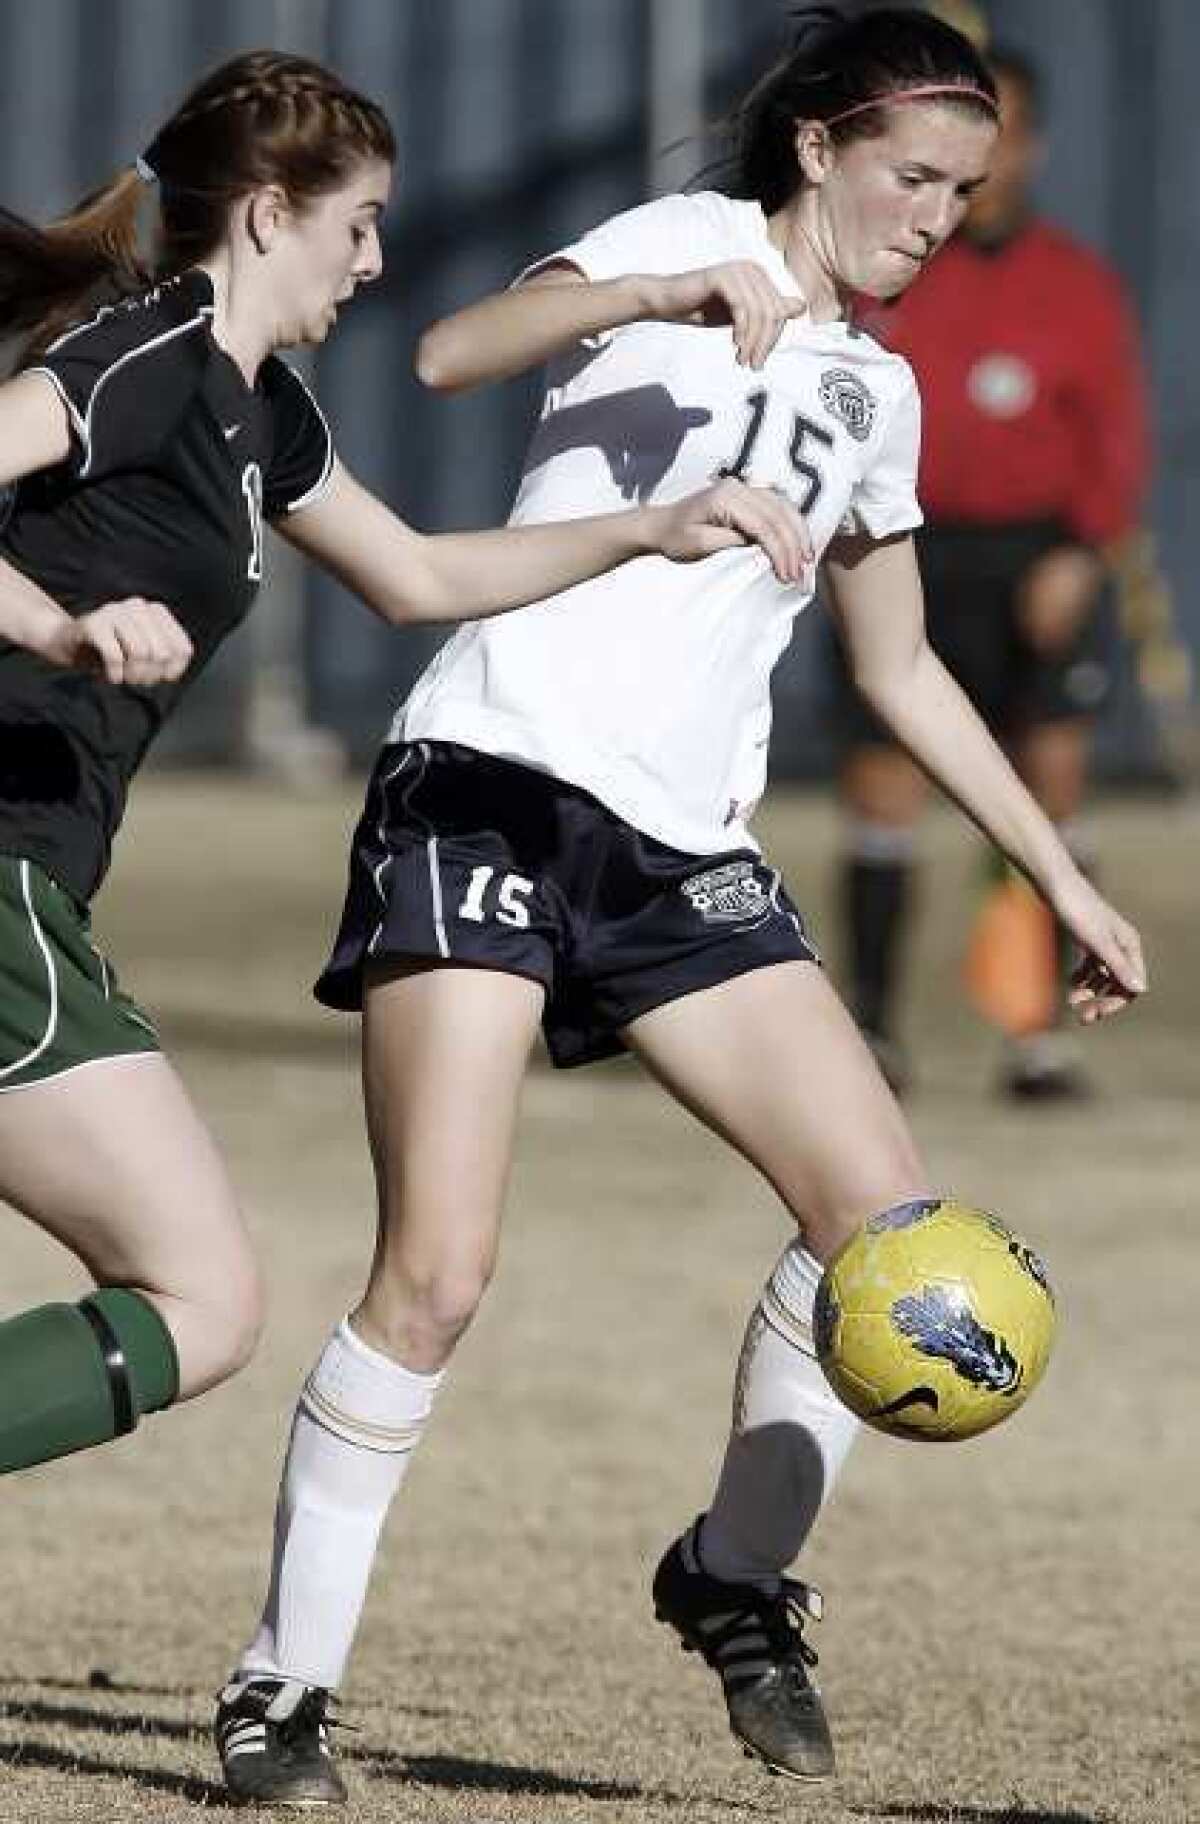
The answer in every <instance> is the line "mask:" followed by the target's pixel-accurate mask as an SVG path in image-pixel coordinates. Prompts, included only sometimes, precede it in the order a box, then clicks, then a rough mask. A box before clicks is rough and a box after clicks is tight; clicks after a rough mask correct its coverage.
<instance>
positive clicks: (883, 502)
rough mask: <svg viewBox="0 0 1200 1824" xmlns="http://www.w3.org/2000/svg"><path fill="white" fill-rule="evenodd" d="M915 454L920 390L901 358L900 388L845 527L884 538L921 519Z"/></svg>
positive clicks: (918, 438) (906, 529)
mask: <svg viewBox="0 0 1200 1824" xmlns="http://www.w3.org/2000/svg"><path fill="white" fill-rule="evenodd" d="M920 455H921V396H920V394H919V393H918V391H917V383H916V380H915V379H914V377H913V373H912V369H911V368H910V367H908V365H907V363H905V384H904V387H903V390H902V391H901V392H900V394H899V396H898V397H897V399H896V402H895V404H894V405H893V406H892V409H891V411H890V412H889V414H888V417H887V422H886V424H885V425H884V429H883V434H882V436H881V437H880V440H879V446H878V448H877V449H876V451H875V454H874V456H873V458H872V460H871V464H870V466H869V468H868V469H867V470H866V472H865V473H864V475H863V477H862V479H861V480H860V482H859V483H858V486H857V487H856V488H855V490H854V493H853V494H852V495H851V497H850V510H849V512H848V514H847V516H846V521H845V522H844V530H846V531H848V532H866V533H868V534H869V535H870V537H872V538H888V537H890V536H891V535H892V534H893V533H895V532H909V531H912V529H913V528H914V527H916V526H919V525H920V524H921V522H922V519H923V515H922V512H921V508H920V506H919V504H918V502H917V464H918V461H919V459H920Z"/></svg>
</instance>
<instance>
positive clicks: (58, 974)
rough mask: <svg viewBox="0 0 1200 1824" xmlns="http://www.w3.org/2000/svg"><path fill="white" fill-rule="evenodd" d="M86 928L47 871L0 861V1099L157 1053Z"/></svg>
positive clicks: (150, 1032)
mask: <svg viewBox="0 0 1200 1824" xmlns="http://www.w3.org/2000/svg"><path fill="white" fill-rule="evenodd" d="M88 931H89V923H88V916H87V913H86V912H85V911H83V910H81V908H80V907H79V906H78V905H77V904H76V902H75V900H73V899H72V898H71V895H70V894H69V893H65V892H64V891H63V889H62V888H61V887H59V886H57V885H56V884H55V883H54V881H52V880H51V878H50V876H49V875H48V874H44V873H43V872H42V870H41V869H40V868H39V867H37V866H35V864H34V863H33V862H31V861H23V860H21V859H20V857H18V856H14V855H0V1094H2V1093H3V1092H4V1091H5V1090H9V1089H25V1088H27V1087H28V1086H29V1084H31V1083H44V1082H45V1081H46V1080H47V1079H48V1078H49V1077H60V1076H62V1074H63V1072H64V1071H68V1070H76V1069H78V1067H79V1066H80V1065H81V1064H92V1063H94V1062H96V1061H97V1060H98V1059H100V1058H121V1057H128V1056H130V1055H131V1054H133V1053H137V1052H146V1051H151V1052H153V1051H158V1050H160V1046H159V1042H158V1034H157V1033H156V1032H155V1030H154V1027H153V1025H152V1024H151V1022H150V1020H149V1019H148V1018H147V1016H146V1015H145V1014H144V1013H143V1012H142V1010H141V1008H140V1007H139V1006H138V1005H137V1004H136V1002H134V1001H131V1000H130V998H129V996H128V995H127V994H122V992H121V990H120V988H119V987H118V986H117V978H116V976H115V975H114V973H113V971H112V969H111V967H110V966H109V964H108V963H107V962H106V961H105V960H104V958H103V957H102V956H101V954H100V952H99V951H98V950H95V949H93V947H92V945H91V943H90V941H89V939H88Z"/></svg>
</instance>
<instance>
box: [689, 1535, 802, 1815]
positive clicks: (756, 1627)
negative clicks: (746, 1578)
mask: <svg viewBox="0 0 1200 1824" xmlns="http://www.w3.org/2000/svg"><path fill="white" fill-rule="evenodd" d="M699 1531H700V1521H697V1522H696V1523H695V1525H694V1526H692V1527H690V1528H689V1529H688V1531H687V1532H686V1533H685V1534H684V1535H683V1537H682V1539H677V1540H676V1541H675V1543H674V1545H673V1546H671V1548H670V1550H669V1551H668V1552H667V1553H666V1554H665V1556H664V1557H663V1559H662V1562H661V1563H660V1564H659V1567H658V1569H657V1571H656V1572H655V1573H654V1613H655V1615H656V1616H657V1617H658V1619H659V1621H664V1622H666V1623H667V1624H668V1626H670V1627H672V1628H674V1630H675V1632H676V1633H677V1634H678V1635H679V1638H680V1640H681V1641H682V1642H683V1647H684V1651H685V1652H688V1653H692V1652H695V1653H699V1654H700V1655H701V1656H702V1657H703V1659H704V1660H705V1662H706V1663H707V1664H708V1665H710V1666H711V1667H712V1669H713V1671H714V1672H716V1673H717V1675H718V1676H719V1678H720V1680H721V1685H722V1688H723V1690H724V1693H725V1703H726V1706H727V1707H728V1710H729V1727H730V1728H731V1729H732V1731H733V1734H734V1737H735V1738H736V1740H737V1741H739V1742H740V1743H741V1744H742V1747H743V1748H744V1750H745V1752H746V1754H747V1755H748V1756H749V1757H750V1758H751V1759H757V1760H759V1761H762V1762H764V1763H765V1764H766V1767H767V1771H768V1772H769V1773H784V1774H787V1775H788V1776H789V1777H790V1778H791V1779H794V1780H825V1779H828V1778H829V1776H830V1774H832V1772H833V1770H834V1755H833V1742H832V1741H831V1739H830V1735H829V1724H828V1723H827V1722H826V1720H825V1712H824V1710H823V1709H822V1708H821V1695H820V1692H819V1691H818V1690H817V1687H816V1686H815V1685H814V1684H813V1682H812V1680H811V1679H810V1677H809V1667H810V1666H815V1665H816V1663H817V1656H816V1654H815V1653H814V1651H813V1649H812V1648H811V1647H810V1646H809V1644H808V1642H807V1641H806V1640H805V1639H804V1638H803V1635H802V1633H801V1625H802V1622H803V1620H804V1619H808V1620H811V1621H819V1620H820V1618H821V1598H820V1596H819V1594H818V1592H817V1591H816V1590H812V1589H810V1588H809V1587H808V1585H807V1584H803V1583H797V1582H796V1581H795V1580H794V1579H793V1578H791V1577H783V1578H781V1579H780V1587H779V1589H778V1591H777V1592H776V1593H775V1594H773V1595H768V1594H766V1593H765V1592H764V1591H762V1590H759V1589H756V1588H755V1587H754V1585H752V1584H745V1583H723V1582H722V1581H721V1580H720V1578H717V1577H710V1576H709V1575H708V1572H707V1571H705V1570H703V1569H701V1566H700V1562H699V1558H698V1556H697V1552H696V1540H697V1537H698V1534H699Z"/></svg>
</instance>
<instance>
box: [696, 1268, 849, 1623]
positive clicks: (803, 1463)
mask: <svg viewBox="0 0 1200 1824" xmlns="http://www.w3.org/2000/svg"><path fill="white" fill-rule="evenodd" d="M820 1278H821V1265H820V1262H819V1261H817V1260H815V1259H814V1258H813V1256H812V1255H811V1254H808V1253H806V1252H805V1250H804V1249H803V1248H802V1247H801V1246H800V1243H799V1242H793V1243H792V1245H791V1246H790V1247H788V1248H785V1249H784V1251H783V1253H782V1254H781V1256H780V1258H779V1260H778V1262H777V1264H776V1266H775V1270H774V1272H773V1273H772V1275H771V1277H770V1279H769V1280H768V1281H767V1284H766V1286H765V1287H764V1288H763V1295H762V1297H761V1299H760V1300H759V1302H758V1304H757V1305H756V1306H755V1308H754V1310H753V1311H752V1312H751V1314H750V1322H749V1324H748V1325H747V1327H746V1338H745V1341H744V1343H743V1344H742V1353H741V1358H740V1360H739V1362H738V1371H737V1382H736V1385H735V1388H734V1396H733V1429H732V1431H731V1433H730V1438H729V1444H728V1446H727V1448H726V1452H725V1461H724V1464H723V1465H722V1468H721V1479H720V1482H719V1483H718V1485H717V1492H716V1494H715V1496H714V1497H713V1502H712V1506H711V1507H710V1508H709V1510H708V1513H707V1515H706V1516H705V1519H704V1524H703V1526H702V1528H701V1529H700V1543H699V1550H700V1555H701V1557H702V1559H703V1562H704V1569H705V1570H706V1571H708V1573H709V1575H710V1576H713V1577H720V1578H722V1579H723V1580H725V1581H726V1582H729V1583H758V1584H761V1585H762V1586H763V1587H764V1588H765V1589H774V1588H776V1587H777V1586H778V1582H779V1577H780V1575H781V1573H782V1572H783V1571H785V1570H786V1569H787V1567H788V1566H789V1565H790V1564H791V1563H792V1561H793V1559H794V1558H795V1557H796V1556H797V1554H798V1553H799V1551H800V1548H801V1547H802V1546H803V1544H804V1542H805V1540H806V1539H807V1538H808V1535H809V1533H810V1532H811V1531H812V1527H813V1523H814V1522H815V1520H816V1518H817V1515H818V1513H819V1512H820V1510H821V1505H822V1503H823V1502H824V1500H825V1498H826V1496H827V1495H828V1494H829V1491H830V1489H831V1488H832V1487H833V1484H834V1481H835V1479H836V1477H837V1473H838V1471H839V1470H840V1468H841V1466H842V1463H843V1462H844V1461H845V1458H846V1453H847V1452H848V1450H849V1449H850V1446H851V1444H852V1443H853V1442H854V1438H855V1435H856V1433H857V1430H858V1420H857V1419H856V1418H855V1417H854V1415H853V1413H851V1412H849V1411H848V1410H847V1408H846V1407H845V1406H843V1405H842V1404H841V1402H840V1400H838V1399H837V1398H836V1396H835V1395H834V1393H833V1392H832V1390H831V1388H830V1386H829V1383H828V1381H827V1380H826V1379H825V1376H824V1375H823V1374H822V1372H821V1369H820V1366H819V1364H818V1362H817V1358H816V1351H815V1349H814V1346H813V1335H812V1314H813V1301H814V1299H815V1297H816V1290H817V1285H818V1283H819V1282H820Z"/></svg>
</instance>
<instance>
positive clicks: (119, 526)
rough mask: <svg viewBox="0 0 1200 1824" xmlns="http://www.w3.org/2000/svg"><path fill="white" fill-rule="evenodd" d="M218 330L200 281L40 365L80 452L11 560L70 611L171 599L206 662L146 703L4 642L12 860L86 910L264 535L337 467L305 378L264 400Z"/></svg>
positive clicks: (38, 503)
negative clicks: (136, 775)
mask: <svg viewBox="0 0 1200 1824" xmlns="http://www.w3.org/2000/svg"><path fill="white" fill-rule="evenodd" d="M212 321H213V289H212V283H211V280H210V279H209V278H208V275H207V274H206V273H202V272H198V271H194V272H189V273H185V274H184V275H183V276H182V277H180V278H177V279H173V280H171V281H170V282H168V283H165V284H163V285H160V286H158V287H157V288H156V289H155V290H154V291H152V292H150V293H148V294H147V295H146V296H145V297H142V298H137V299H131V300H129V301H127V302H124V303H121V304H118V305H116V306H113V307H110V308H106V309H103V310H101V311H100V312H99V313H98V314H97V315H96V316H95V317H93V318H92V319H91V320H90V321H88V322H86V323H82V324H80V325H79V326H77V327H76V328H74V329H71V330H68V331H67V333H66V334H65V335H63V336H61V337H60V338H59V339H58V341H57V342H55V343H54V344H53V345H52V346H51V348H50V349H49V350H48V351H47V353H46V354H44V355H43V356H41V357H40V359H38V360H37V361H36V362H35V363H33V366H32V371H34V372H36V373H40V374H44V375H45V376H46V378H47V380H48V381H49V382H50V384H52V385H53V386H54V388H55V389H56V391H57V392H58V393H59V395H60V396H61V398H62V400H63V403H64V404H65V406H66V408H67V411H68V414H69V416H70V420H71V427H72V431H73V438H72V449H71V453H70V455H69V457H68V458H67V459H66V460H65V461H64V462H63V463H61V464H59V465H58V466H56V467H55V468H53V469H47V470H44V471H42V472H40V473H38V474H36V475H31V476H27V477H25V478H24V479H23V480H22V481H21V482H20V483H19V484H18V485H17V487H16V489H15V491H14V497H13V500H12V505H11V510H10V513H9V517H8V521H7V524H6V525H5V527H4V530H3V534H2V535H0V555H2V556H3V557H5V558H6V559H7V560H8V561H9V562H10V563H11V564H13V565H15V566H16V567H17V569H19V570H21V571H23V572H24V573H25V574H26V575H27V576H29V577H31V578H32V580H33V581H34V582H36V583H37V584H39V585H40V587H41V588H43V589H44V590H45V591H46V593H47V594H48V595H49V596H51V597H52V598H53V599H54V600H55V601H56V602H58V603H59V604H60V605H61V606H62V607H63V608H65V609H66V610H67V612H68V613H69V614H83V613H86V612H87V611H88V610H89V609H92V608H98V607H100V606H101V605H102V604H103V603H104V602H108V601H115V600H119V599H120V598H121V597H124V596H131V595H140V596H145V597H147V598H149V599H151V600H154V601H161V602H164V603H165V604H166V606H167V607H168V608H169V609H170V610H171V611H172V613H173V614H174V615H175V617H176V619H177V620H178V621H179V622H180V624H181V625H182V626H183V627H184V628H185V629H186V631H187V634H188V637H189V638H190V640H191V641H192V645H193V647H194V649H195V656H194V658H193V660H192V663H191V664H190V666H189V667H188V670H187V672H186V673H185V675H184V677H183V678H182V679H180V680H179V681H178V682H177V683H174V684H165V685H160V686H157V687H156V688H154V689H148V690H136V689H130V688H127V687H124V686H121V687H118V686H114V685H111V684H108V683H106V682H105V681H104V680H103V679H101V678H95V677H92V676H91V675H88V674H84V673H76V672H68V671H63V670H61V669H58V668H56V667H54V666H51V665H49V664H47V663H46V662H45V661H44V660H42V659H39V658H38V657H36V655H34V654H32V653H29V652H26V651H25V650H24V649H22V648H20V647H17V646H14V645H12V644H11V643H10V642H8V641H5V640H0V852H4V853H9V854H17V855H23V856H26V857H28V858H29V859H30V860H32V861H35V862H37V863H38V865H39V866H40V867H42V868H44V869H45V871H46V872H47V873H48V874H50V875H51V876H53V878H54V879H56V880H57V881H59V883H60V884H61V885H63V886H65V887H66V888H68V890H69V891H70V892H72V893H73V894H74V895H75V896H76V898H78V899H80V900H86V899H89V898H90V897H91V895H92V894H93V893H94V891H95V889H96V887H97V886H98V884H99V882H100V880H101V879H102V878H103V875H104V872H105V869H106V868H107V865H108V858H109V851H110V848H111V844H112V839H113V836H114V834H115V832H116V829H117V826H118V824H119V823H120V821H121V816H122V813H123V810H124V805H125V795H126V792H127V790H128V785H129V780H130V777H131V776H132V774H133V772H134V771H135V769H136V768H137V766H138V764H139V762H140V761H141V759H142V757H143V755H144V754H145V752H146V749H147V747H148V746H149V744H150V742H151V741H152V740H153V738H154V736H155V734H156V733H157V732H158V730H159V728H160V727H161V726H162V723H163V721H164V719H165V718H166V716H167V715H168V714H169V713H170V711H171V710H172V709H173V708H174V706H175V703H176V702H177V701H178V699H179V697H180V695H181V694H182V692H183V691H184V689H186V687H187V685H188V684H189V683H190V682H191V680H192V679H193V678H194V677H195V676H196V675H197V673H198V672H199V671H200V669H201V668H202V666H203V665H204V664H205V663H206V661H207V660H208V659H209V658H210V657H211V655H212V653H213V652H214V650H215V649H216V647H217V646H218V644H219V643H220V641H221V640H222V639H223V638H224V637H225V635H226V634H227V633H229V632H230V631H231V630H232V629H233V628H234V627H236V626H237V624H238V622H239V621H240V620H241V619H242V618H243V616H244V615H245V614H246V612H247V610H248V609H249V607H250V605H251V603H252V602H253V600H254V597H255V594H256V592H257V589H258V585H259V581H260V579H261V577H262V566H263V521H264V519H271V518H274V517H277V516H279V515H281V514H285V513H288V512H292V511H294V510H295V509H296V508H297V507H300V506H303V505H306V504H307V503H308V502H309V501H311V500H313V499H315V498H316V496H317V495H318V494H319V493H320V491H321V489H322V488H323V487H324V486H325V483H326V482H327V480H328V477H329V475H330V472H331V470H332V466H333V449H332V444H331V441H330V436H329V430H328V427H327V425H326V423H325V420H324V418H323V417H322V415H321V413H320V411H319V410H318V408H317V406H316V405H315V403H314V402H313V400H312V398H311V396H310V394H309V392H308V390H307V388H306V387H305V386H304V384H303V382H302V381H301V380H300V379H299V378H298V377H297V376H296V374H294V373H293V372H292V370H291V369H290V368H289V367H287V366H286V365H285V364H284V363H283V362H282V361H279V360H277V359H276V358H275V357H274V356H271V357H269V358H268V360H267V361H266V362H264V364H263V366H262V367H261V369H260V370H259V374H258V378H257V381H256V383H255V385H254V386H253V387H250V386H248V385H247V384H246V381H245V378H244V377H243V375H242V373H241V370H240V369H239V368H238V367H237V365H236V363H235V362H234V361H233V360H232V359H231V358H230V357H229V356H228V355H227V354H226V353H225V352H224V350H223V349H221V348H220V347H218V345H217V343H216V341H215V340H214V338H213V334H212Z"/></svg>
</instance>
